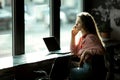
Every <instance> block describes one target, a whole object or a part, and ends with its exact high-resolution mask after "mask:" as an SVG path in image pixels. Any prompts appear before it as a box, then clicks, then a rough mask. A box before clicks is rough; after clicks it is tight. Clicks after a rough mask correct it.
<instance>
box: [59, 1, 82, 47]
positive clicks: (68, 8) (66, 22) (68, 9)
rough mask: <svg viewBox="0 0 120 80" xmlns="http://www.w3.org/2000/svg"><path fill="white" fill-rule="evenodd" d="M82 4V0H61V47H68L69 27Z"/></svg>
mask: <svg viewBox="0 0 120 80" xmlns="http://www.w3.org/2000/svg"><path fill="white" fill-rule="evenodd" d="M82 4H83V2H82V0H61V9H60V21H61V26H60V31H61V32H60V39H61V47H62V48H67V49H69V46H70V45H69V44H70V39H71V29H72V27H73V26H74V24H75V20H76V14H77V13H79V12H81V11H83V8H82V6H83V5H82Z"/></svg>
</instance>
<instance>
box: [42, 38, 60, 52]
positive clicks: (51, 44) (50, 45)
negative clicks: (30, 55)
mask: <svg viewBox="0 0 120 80" xmlns="http://www.w3.org/2000/svg"><path fill="white" fill-rule="evenodd" d="M43 40H44V42H45V45H46V47H47V49H48V50H49V51H56V50H60V46H59V44H58V42H57V41H56V39H55V37H53V36H51V37H45V38H43Z"/></svg>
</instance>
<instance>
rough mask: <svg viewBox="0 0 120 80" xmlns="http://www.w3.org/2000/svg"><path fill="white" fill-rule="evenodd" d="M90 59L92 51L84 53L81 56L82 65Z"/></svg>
mask: <svg viewBox="0 0 120 80" xmlns="http://www.w3.org/2000/svg"><path fill="white" fill-rule="evenodd" d="M88 58H90V51H89V50H85V51H83V53H82V54H81V55H80V65H82V63H84V62H85V61H86V60H87V59H88Z"/></svg>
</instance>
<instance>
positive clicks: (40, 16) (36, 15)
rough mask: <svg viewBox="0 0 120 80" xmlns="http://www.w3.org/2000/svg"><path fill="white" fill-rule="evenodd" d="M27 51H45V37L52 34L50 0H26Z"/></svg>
mask: <svg viewBox="0 0 120 80" xmlns="http://www.w3.org/2000/svg"><path fill="white" fill-rule="evenodd" d="M24 10H25V12H24V14H25V53H33V52H41V51H42V52H43V50H45V49H46V46H45V44H44V42H43V39H42V38H43V37H48V36H50V32H49V28H50V25H49V24H50V20H49V18H50V17H49V15H50V12H49V11H50V9H49V0H25V4H24Z"/></svg>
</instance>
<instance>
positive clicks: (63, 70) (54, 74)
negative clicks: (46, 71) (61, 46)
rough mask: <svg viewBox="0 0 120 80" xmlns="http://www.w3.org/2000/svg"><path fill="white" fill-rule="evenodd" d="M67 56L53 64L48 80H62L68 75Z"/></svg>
mask: <svg viewBox="0 0 120 80" xmlns="http://www.w3.org/2000/svg"><path fill="white" fill-rule="evenodd" d="M69 58H70V57H69V56H65V57H59V58H57V59H56V60H55V62H54V64H53V68H52V71H51V73H50V80H64V79H65V78H66V77H67V76H68V73H69V66H68V65H69Z"/></svg>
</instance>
